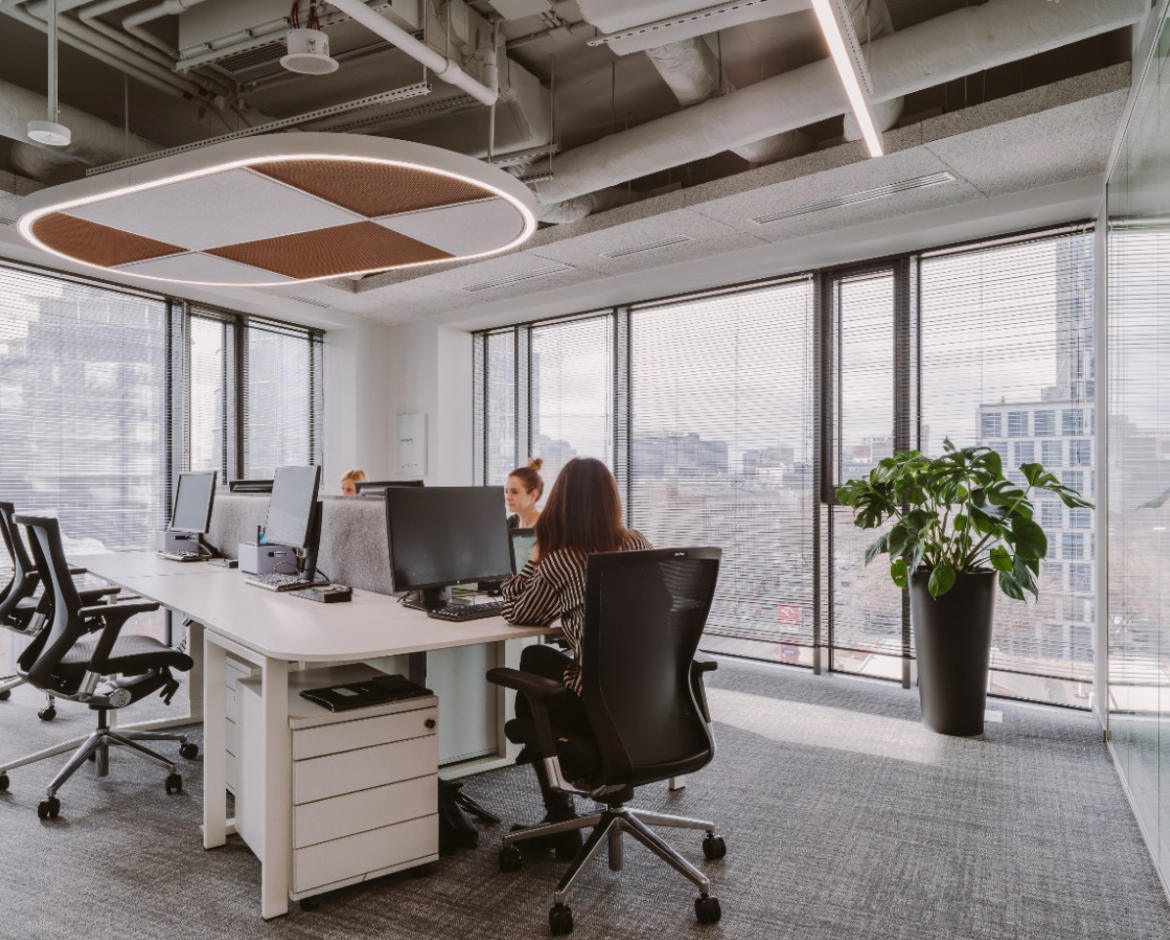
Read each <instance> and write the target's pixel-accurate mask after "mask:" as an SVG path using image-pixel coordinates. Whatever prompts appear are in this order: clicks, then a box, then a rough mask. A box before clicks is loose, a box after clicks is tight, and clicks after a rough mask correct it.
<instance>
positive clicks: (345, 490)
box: [341, 470, 369, 496]
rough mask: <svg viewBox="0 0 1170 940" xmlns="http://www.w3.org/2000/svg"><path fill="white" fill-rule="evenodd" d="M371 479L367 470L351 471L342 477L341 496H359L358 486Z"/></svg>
mask: <svg viewBox="0 0 1170 940" xmlns="http://www.w3.org/2000/svg"><path fill="white" fill-rule="evenodd" d="M368 479H369V477H368V476H366V471H365V470H350V471H348V472H347V473H344V474H342V476H341V495H342V496H357V484H358V483H365V482H366V480H368Z"/></svg>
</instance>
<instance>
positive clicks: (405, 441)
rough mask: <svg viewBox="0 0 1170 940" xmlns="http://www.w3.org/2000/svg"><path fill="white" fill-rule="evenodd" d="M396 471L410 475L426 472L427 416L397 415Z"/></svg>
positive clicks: (418, 475)
mask: <svg viewBox="0 0 1170 940" xmlns="http://www.w3.org/2000/svg"><path fill="white" fill-rule="evenodd" d="M398 472H399V473H402V474H406V475H407V476H411V477H424V476H426V474H427V416H426V415H399V416H398Z"/></svg>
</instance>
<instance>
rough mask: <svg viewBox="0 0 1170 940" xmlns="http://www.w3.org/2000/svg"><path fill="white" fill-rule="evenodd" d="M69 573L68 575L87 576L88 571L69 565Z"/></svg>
mask: <svg viewBox="0 0 1170 940" xmlns="http://www.w3.org/2000/svg"><path fill="white" fill-rule="evenodd" d="M69 573H70V574H89V569H88V568H81V567H79V566H77V565H70V566H69Z"/></svg>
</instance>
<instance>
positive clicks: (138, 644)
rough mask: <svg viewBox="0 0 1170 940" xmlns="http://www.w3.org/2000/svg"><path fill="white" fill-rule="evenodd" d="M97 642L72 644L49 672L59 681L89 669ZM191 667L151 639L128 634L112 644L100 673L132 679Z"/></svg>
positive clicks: (185, 657) (174, 651)
mask: <svg viewBox="0 0 1170 940" xmlns="http://www.w3.org/2000/svg"><path fill="white" fill-rule="evenodd" d="M99 639H100V635H98V636H94V637H91V638H89V639H85V640H81V641H80V642H78V643H75V644H74V645H73V648H72V649H71V650H69V652H68V653H66V654H65V656H64V657H63V658H62V660H61V663H60V665H59V666H58V667H57V668H56V669H54V670H53V671H54V672H55V673H56V674H57V675H59V676H61V677H62V678H70V677H73V676H75V675H78V674H83V673H84V672H85V671H86V670H87V669H88V668H89V661H90V659H92V658H93V651H94V647H95V646H97V644H98V641H99ZM194 665H195V662H194V660H192V659H191V657H190V656H188V655H187V654H186V653H181V652H179V651H178V650H177V649H173V648H171V647H169V646H167V645H166V644H165V643H162V642H160V641H158V640H156V639H155V638H154V637H151V636H140V635H138V634H128V635H126V636H120V637H118V639H117V640H116V641H115V642H114V648H113V649H112V650H111V651H110V657H109V661H108V665H107V666H106V668H105V670H103V671H104V672H106V673H108V674H110V675H113V674H114V673H120V674H121V675H128V676H132V675H136V674H138V673H142V672H147V671H149V670H151V669H161V668H163V667H165V666H169V667H170V668H171V669H178V670H179V671H180V672H189V671H190V670H191V667H192V666H194Z"/></svg>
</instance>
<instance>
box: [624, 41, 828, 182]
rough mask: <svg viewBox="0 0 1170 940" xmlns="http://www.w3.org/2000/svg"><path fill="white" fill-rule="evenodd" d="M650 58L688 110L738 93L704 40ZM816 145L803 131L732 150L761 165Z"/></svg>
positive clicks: (670, 45)
mask: <svg viewBox="0 0 1170 940" xmlns="http://www.w3.org/2000/svg"><path fill="white" fill-rule="evenodd" d="M646 55H647V57H648V58H649V59H650V61H651V62H653V63H654V67H655V68H656V69H658V74H659V75H661V76H662V78H663V80H664V81H665V82H666V84H667V85H669V86H670V90H671V91H673V92H674V96H675V98H677V99H678V103H679V104H681V105H682V106H683V107H684V108H689V107H692V106H694V105H696V104H699V103H701V102H703V101H707V100H708V99H710V98H719V97H722V96H723V95H726V94H729V93H731V92H733V91H735V86H734V85H733V84H732V83H731V80H730V79H729V78H728V77H727V75H726V74H725V73H724V72H723V69H722V68H721V67H720V64H719V59H718V58H717V57H716V56H715V53H714V52H712V51H711V47H710V46H709V45H707V42H706V40H704V39H703V38H702V37H697V38H695V39H683V40H680V41H679V42H672V43H668V44H667V45H665V46H658V47H656V48H654V49H647V50H646ZM812 144H813V142H812V138H810V137H809V136H808V135H807V134H805V133H804V132H803V131H799V130H792V131H786V132H784V133H783V134H775V135H773V136H771V137H765V138H764V139H762V140H753V141H750V142H748V143H745V144H740V145H739V146H736V147H729V148H728V149H729V150H731V152H732V153H734V154H736V155H738V156H740V157H743V158H744V159H745V160H747V161H748V162H749V163H752V164H759V163H773V162H775V161H776V160H784V159H787V158H788V157H796V156H799V155H800V154H802V153H807V152H808V151H809V150H811V149H812Z"/></svg>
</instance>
